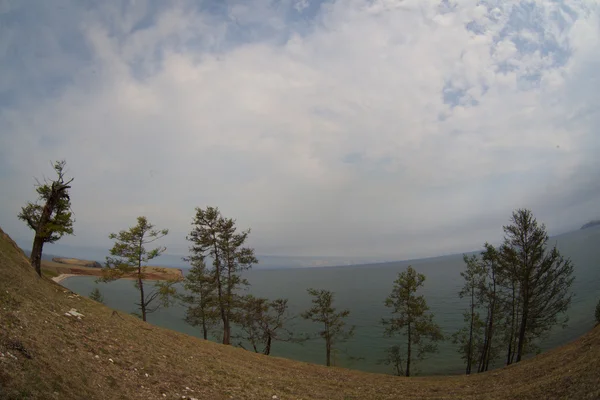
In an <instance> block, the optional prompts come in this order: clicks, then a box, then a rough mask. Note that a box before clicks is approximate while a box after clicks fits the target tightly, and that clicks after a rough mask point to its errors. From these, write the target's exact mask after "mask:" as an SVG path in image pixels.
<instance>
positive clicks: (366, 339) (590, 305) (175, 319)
mask: <svg viewBox="0 0 600 400" xmlns="http://www.w3.org/2000/svg"><path fill="white" fill-rule="evenodd" d="M554 241H556V242H557V243H558V247H559V249H560V251H561V252H562V253H563V254H564V255H565V256H568V257H570V258H571V260H572V261H573V263H574V265H575V275H576V279H575V283H574V284H573V291H574V293H575V297H574V298H573V302H572V305H571V308H570V310H569V312H568V315H569V318H570V321H569V325H568V327H567V328H566V329H554V330H553V331H552V332H551V333H550V334H549V335H548V337H547V338H545V339H544V340H543V341H542V342H541V343H540V344H541V347H542V349H543V350H548V349H551V348H553V347H556V346H559V345H561V344H565V343H568V342H570V341H572V340H574V339H576V338H577V337H579V336H580V335H582V334H583V333H585V332H587V331H589V330H590V329H591V328H592V327H593V326H594V308H595V305H596V304H597V302H598V300H599V299H600V265H599V263H598V260H600V228H590V229H586V230H582V231H576V232H572V233H569V234H565V235H561V236H557V237H554V238H552V244H553V243H554ZM409 264H411V265H413V267H414V268H415V269H416V270H417V271H418V272H420V273H423V274H425V275H426V276H427V280H426V282H425V287H424V289H423V290H422V294H424V295H425V296H426V299H427V302H428V304H429V306H430V308H431V310H432V311H433V313H434V314H435V320H436V322H437V323H438V324H439V325H440V326H441V327H442V329H443V331H444V333H445V334H446V335H447V336H450V335H451V334H452V333H453V332H455V331H456V330H457V329H459V328H460V327H461V326H462V312H463V308H464V302H463V301H462V300H460V299H459V297H458V295H457V292H458V291H459V289H460V287H461V286H462V281H461V277H460V271H462V270H463V268H464V263H463V261H462V256H461V255H455V256H446V257H440V258H435V259H428V260H416V261H410V262H397V263H387V264H379V265H363V266H351V267H330V268H304V269H281V270H255V271H249V272H248V273H247V274H246V277H247V278H248V280H249V281H250V283H251V287H250V288H249V290H248V292H249V293H252V294H254V295H256V296H262V297H268V298H277V297H285V298H288V299H289V304H290V310H291V312H292V313H299V312H301V311H303V310H305V309H306V308H308V307H309V306H310V298H309V297H308V295H307V293H306V288H308V287H314V288H317V289H319V288H323V289H328V290H332V291H334V292H335V294H336V300H335V302H336V305H337V307H338V308H340V309H341V308H348V309H350V311H351V314H350V317H349V319H348V322H349V323H350V324H353V325H356V333H355V336H354V337H353V338H352V339H351V340H349V341H348V342H346V343H344V344H342V345H341V346H340V350H341V352H340V354H339V355H338V356H337V358H336V365H339V366H344V367H348V368H354V369H360V370H364V371H370V372H385V373H388V372H390V369H389V367H388V366H385V365H381V364H378V360H379V359H381V358H382V357H383V356H384V350H385V349H386V348H387V347H388V346H389V345H390V344H393V343H395V342H396V341H399V340H401V339H400V338H398V339H396V340H394V339H390V338H384V337H383V329H382V327H381V324H380V321H381V318H382V317H387V316H389V314H388V313H389V310H388V309H387V308H386V307H384V305H383V301H384V299H385V298H386V296H387V295H388V294H389V292H390V291H391V289H392V284H393V281H394V279H395V278H396V276H397V274H398V272H400V271H403V270H404V269H405V268H406V266H407V265H409ZM63 285H64V286H66V287H67V288H69V289H71V290H72V291H74V292H76V293H79V294H82V295H88V294H89V293H90V292H91V290H92V289H93V288H94V287H96V286H97V287H98V288H100V290H101V291H102V294H103V295H104V298H105V303H106V304H107V305H108V306H109V307H112V308H115V309H119V310H122V311H125V312H132V311H134V310H135V305H134V302H136V301H137V300H138V299H137V291H136V290H135V288H134V287H133V284H132V282H131V281H128V280H121V281H115V282H112V283H109V284H96V283H95V282H94V278H93V277H75V278H69V279H67V280H65V281H64V282H63ZM184 312H185V310H184V309H183V307H181V306H179V305H177V306H174V307H171V308H169V309H161V310H159V311H157V312H156V313H154V314H150V315H149V318H148V320H149V322H151V323H153V324H156V325H159V326H163V327H166V328H170V329H174V330H177V331H180V332H183V333H187V334H190V335H195V336H199V335H200V331H199V329H197V328H194V327H192V326H189V325H187V324H186V323H185V322H184V321H183V316H184ZM317 329H318V327H317V326H316V325H313V324H311V323H309V322H307V321H303V320H301V319H299V318H298V319H297V320H296V321H295V322H294V324H293V330H294V331H295V332H298V333H302V332H306V333H313V332H316V331H317ZM439 349H440V352H439V353H437V354H434V355H431V356H430V357H429V358H428V359H427V360H425V361H423V362H421V363H419V364H418V365H417V368H418V369H419V370H420V373H421V374H423V375H434V374H454V373H462V372H463V370H464V368H463V364H462V361H461V359H460V357H459V355H458V353H457V352H456V348H455V346H454V345H453V344H452V343H451V342H450V341H446V342H443V343H441V344H440V346H439ZM272 354H273V355H275V356H281V357H287V358H292V359H296V360H301V361H307V362H312V363H319V364H323V363H324V354H325V349H324V344H323V342H322V341H321V340H318V339H315V340H312V341H309V342H306V343H305V344H304V345H297V344H289V343H281V342H276V343H275V344H274V347H273V351H272ZM348 356H352V357H353V358H352V359H351V358H349V357H348ZM356 358H358V359H356Z"/></svg>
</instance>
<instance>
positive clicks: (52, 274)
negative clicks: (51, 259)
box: [42, 268, 60, 278]
mask: <svg viewBox="0 0 600 400" xmlns="http://www.w3.org/2000/svg"><path fill="white" fill-rule="evenodd" d="M42 274H43V275H44V276H45V277H48V278H56V277H57V276H58V275H60V274H59V273H58V272H56V271H52V270H49V269H45V268H42Z"/></svg>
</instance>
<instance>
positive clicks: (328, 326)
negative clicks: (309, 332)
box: [301, 288, 355, 367]
mask: <svg viewBox="0 0 600 400" xmlns="http://www.w3.org/2000/svg"><path fill="white" fill-rule="evenodd" d="M306 291H307V292H308V294H309V295H311V296H312V297H313V299H312V304H313V306H312V307H311V308H309V309H308V310H306V311H305V312H303V313H302V314H301V316H302V318H304V319H307V320H310V321H313V322H316V323H318V324H322V326H323V330H322V331H319V333H318V335H319V336H320V337H321V338H323V339H324V340H325V364H326V365H327V366H328V367H329V366H330V365H331V353H332V351H333V350H334V346H335V344H336V343H340V342H344V341H346V340H348V339H349V338H351V337H352V336H353V335H354V328H355V327H354V326H351V327H350V328H349V329H346V322H345V321H344V319H345V318H347V317H348V315H350V310H342V311H340V312H337V310H336V309H335V307H333V300H334V293H333V292H331V291H329V290H324V289H321V290H317V289H312V288H310V289H307V290H306Z"/></svg>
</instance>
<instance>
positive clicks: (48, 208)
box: [18, 160, 74, 276]
mask: <svg viewBox="0 0 600 400" xmlns="http://www.w3.org/2000/svg"><path fill="white" fill-rule="evenodd" d="M65 167H66V161H64V160H63V161H56V162H55V163H54V165H53V168H54V171H55V172H56V175H57V177H56V179H54V180H51V181H45V182H44V183H43V184H42V183H40V182H38V184H37V187H36V189H35V190H36V192H37V193H38V195H39V199H38V202H37V203H27V205H26V206H25V207H23V208H21V212H20V213H19V215H18V218H19V219H20V220H22V221H25V223H26V224H27V226H29V228H30V229H32V230H33V231H34V232H35V236H34V239H33V246H32V249H31V257H30V259H31V265H32V266H33V268H34V269H35V272H37V274H38V275H39V276H42V269H41V263H42V251H43V248H44V244H45V243H55V242H56V241H58V240H59V239H60V238H62V237H63V236H64V235H72V234H73V222H74V219H73V213H72V211H71V198H70V197H69V189H70V188H71V186H70V184H71V182H73V178H71V179H69V180H65Z"/></svg>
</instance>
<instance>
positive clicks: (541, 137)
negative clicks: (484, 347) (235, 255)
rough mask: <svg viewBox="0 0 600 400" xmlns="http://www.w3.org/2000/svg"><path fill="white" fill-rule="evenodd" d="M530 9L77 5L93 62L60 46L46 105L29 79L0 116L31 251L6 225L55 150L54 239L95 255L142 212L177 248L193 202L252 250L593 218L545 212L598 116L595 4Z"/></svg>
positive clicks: (469, 4)
mask: <svg viewBox="0 0 600 400" xmlns="http://www.w3.org/2000/svg"><path fill="white" fill-rule="evenodd" d="M136 4H138V3H136ZM523 4H524V5H522V6H520V8H518V7H519V6H518V3H517V2H499V3H498V4H497V5H496V7H494V6H492V5H490V6H487V8H484V7H483V6H482V5H478V2H475V1H464V2H462V1H461V2H455V3H453V4H452V5H450V6H448V7H446V8H441V7H440V5H439V4H438V3H437V2H426V1H409V0H405V1H391V0H389V1H366V0H364V1H363V0H352V1H337V2H327V3H323V4H321V8H320V11H319V13H318V14H317V16H316V17H315V18H314V19H312V20H310V21H308V22H301V23H300V22H298V21H291V20H290V19H289V15H288V10H289V8H292V9H293V8H294V7H296V9H295V11H294V12H302V11H303V10H305V9H307V8H308V7H309V4H308V2H282V3H281V4H279V5H278V6H277V7H273V6H272V5H270V2H266V1H257V2H256V3H252V4H246V3H236V4H235V5H232V6H231V7H230V8H229V9H227V10H226V12H225V13H224V14H223V15H221V14H214V13H212V14H210V13H208V12H207V11H202V10H197V9H194V8H193V7H191V6H190V5H187V4H183V5H181V4H180V5H179V6H177V7H174V8H167V9H160V10H152V9H150V8H149V7H145V6H144V4H143V3H141V4H138V5H137V6H135V7H130V8H128V9H127V10H126V11H127V12H125V13H119V12H117V11H115V10H112V9H110V7H109V6H108V5H104V6H103V8H102V9H100V10H94V11H90V12H87V13H84V14H83V15H84V16H85V18H84V19H83V20H82V22H81V23H80V24H78V25H77V26H75V27H72V26H71V27H69V29H72V30H75V31H77V32H79V33H80V35H81V37H82V38H84V39H83V40H82V42H83V43H85V49H86V53H87V54H88V58H87V59H88V61H87V62H86V63H85V64H84V65H81V64H80V62H79V59H77V57H75V55H74V54H72V53H69V49H70V48H69V47H68V46H63V47H61V48H60V49H59V50H60V51H57V52H56V55H55V56H53V60H54V61H55V62H56V64H55V65H59V63H60V64H61V65H62V64H64V66H65V68H67V71H68V74H69V79H68V81H67V82H66V83H64V84H63V85H61V90H60V91H58V94H56V93H57V92H54V94H53V95H49V94H48V93H47V92H43V91H42V89H40V86H41V85H42V83H40V82H39V80H38V77H39V76H41V74H42V73H43V71H44V68H45V67H44V66H43V65H41V66H39V68H41V72H38V73H36V74H37V75H36V80H35V81H34V82H33V83H32V86H33V87H32V88H28V89H27V90H24V91H22V94H21V95H19V96H18V98H17V100H15V101H13V104H12V105H10V106H9V107H5V108H4V109H2V110H0V129H1V132H2V133H0V146H1V147H0V155H1V156H2V158H3V159H4V161H3V162H2V163H3V164H4V165H5V166H6V168H8V169H7V170H8V171H9V173H6V174H1V173H0V184H1V185H2V187H11V188H13V190H11V191H10V193H6V192H3V193H2V194H1V195H0V196H1V197H0V198H1V199H2V204H3V205H6V206H5V207H3V209H2V210H0V223H1V224H2V226H3V228H7V229H8V230H9V232H13V231H14V232H16V234H17V235H20V236H21V237H26V236H25V235H27V232H26V231H25V228H24V227H22V226H21V225H20V223H19V222H18V221H16V218H15V217H14V215H15V213H16V212H17V211H18V208H19V206H20V205H21V204H22V203H23V201H24V200H25V199H30V198H31V196H32V194H33V193H32V188H31V181H30V180H29V179H30V177H31V176H39V175H40V174H41V173H42V172H44V171H46V172H47V171H49V168H48V165H47V163H48V160H50V159H54V158H62V157H66V158H67V160H68V163H69V165H70V168H71V171H72V173H73V175H74V176H75V177H76V181H75V184H74V187H73V196H72V197H73V201H74V208H75V212H76V214H77V225H76V231H77V233H78V235H77V237H74V238H68V239H64V241H65V242H66V243H72V244H79V245H82V244H86V245H89V244H91V243H97V244H99V245H103V246H106V245H107V240H106V235H107V233H108V232H112V231H116V230H118V229H122V228H125V227H126V226H128V225H129V224H131V223H132V221H134V220H135V217H136V216H137V215H139V214H147V216H148V217H149V218H150V220H151V221H153V222H155V223H156V224H157V225H158V226H160V227H169V228H171V230H172V234H171V235H170V237H169V241H168V242H169V243H168V244H169V245H171V246H172V248H174V249H177V248H185V246H186V244H185V241H184V236H185V233H186V231H187V230H188V228H189V221H191V217H192V215H193V208H194V207H195V206H206V205H218V206H220V207H221V208H222V210H223V212H224V213H225V214H226V215H228V216H231V217H235V218H237V219H238V223H239V225H240V227H242V228H245V227H249V226H251V227H252V228H253V233H252V235H251V236H252V241H253V245H255V246H256V247H257V250H259V251H262V252H280V253H281V252H284V253H285V252H287V253H294V254H315V255H316V254H323V255H324V254H330V255H385V256H389V257H399V258H404V257H414V256H421V255H427V254H440V253H442V252H447V251H462V250H465V248H466V249H467V250H468V249H471V248H473V247H474V246H475V247H476V246H478V245H479V244H481V243H479V242H482V241H483V240H488V238H489V240H494V237H496V238H499V237H500V236H499V235H500V234H501V226H500V225H498V221H502V222H506V221H507V220H508V217H509V215H510V211H511V210H512V209H513V208H515V207H531V208H533V210H534V212H535V211H536V207H537V208H539V210H540V211H542V212H543V214H542V215H539V218H540V219H544V220H545V222H547V223H548V226H549V227H550V228H551V229H555V230H557V231H560V230H562V229H568V228H572V227H574V226H575V225H577V224H578V223H580V222H582V221H585V220H586V219H588V218H591V217H594V216H595V215H589V213H590V212H593V211H594V210H593V208H590V206H589V205H588V204H589V202H588V201H587V200H586V202H585V204H584V205H582V206H581V207H579V208H578V207H577V206H573V205H569V209H568V211H565V210H566V208H563V207H562V205H561V204H560V203H557V204H554V205H553V206H552V207H547V206H546V203H547V202H546V201H545V200H546V199H547V197H548V196H553V195H554V193H556V192H557V191H562V190H573V191H575V190H576V189H577V188H576V187H571V186H569V184H570V183H573V182H575V180H574V179H573V178H574V176H582V175H581V168H582V166H583V165H586V163H587V162H588V161H589V160H590V157H593V152H590V143H592V148H593V146H596V147H595V149H596V150H597V148H598V147H597V146H598V141H597V140H596V141H594V140H593V139H592V138H595V137H596V134H597V133H596V132H597V128H598V125H597V124H598V122H599V121H598V118H597V117H596V119H595V120H594V119H591V118H589V117H585V116H582V115H581V113H582V112H584V111H585V110H589V109H592V108H594V107H595V108H596V109H597V106H598V105H600V99H599V97H598V95H597V93H599V92H598V89H600V85H599V84H598V73H597V72H596V71H597V69H594V68H591V67H590V66H597V65H598V62H599V61H600V57H599V56H598V54H600V51H598V50H599V49H600V40H599V38H600V29H599V26H598V10H597V8H591V7H586V6H585V5H586V4H585V3H583V2H582V3H579V2H570V3H568V5H569V6H570V8H569V10H568V12H567V11H564V10H565V8H564V7H563V8H558V11H557V6H555V5H554V3H553V2H549V1H538V2H536V3H535V8H533V9H532V10H533V11H531V10H530V9H531V7H533V6H532V5H527V4H525V3H523ZM528 4H533V3H528ZM286 7H288V8H286ZM517 9H518V10H519V11H516V10H517ZM444 10H445V11H444ZM448 10H450V11H448ZM528 10H530V11H528ZM536 10H537V11H536ZM553 12H554V13H557V12H561V13H562V15H564V18H563V19H562V20H560V21H559V20H558V19H556V18H555V17H554V15H555V14H553ZM528 13H529V14H528ZM149 16H152V18H149ZM575 20H576V21H575ZM148 21H150V22H148ZM523 21H525V22H523ZM561 21H562V22H561ZM51 22H52V21H51ZM471 22H473V23H476V24H477V27H476V28H474V26H475V25H472V24H469V23H471ZM298 24H300V25H298ZM302 24H303V25H302ZM523 24H526V25H525V26H523ZM44 26H45V25H44ZM52 27H53V28H56V29H59V28H61V27H60V26H54V25H52ZM15 29H17V28H15ZM65 29H66V28H65ZM15 32H16V33H15ZM35 32H36V33H39V32H49V31H48V30H44V29H42V28H39V29H37V30H36V31H35ZM19 33H23V34H26V33H27V32H20V31H19V30H18V29H17V30H11V31H10V32H7V34H10V35H11V37H12V38H15V37H18V34H19ZM48 35H51V34H50V33H48ZM2 37H8V36H4V35H2ZM7 40H9V39H7ZM10 40H16V39H10ZM47 40H48V41H49V42H52V38H51V37H49V38H47ZM523 43H526V44H523ZM4 45H5V46H4V47H2V48H7V49H10V45H6V43H5V44H4ZM8 53H9V51H8V50H6V51H5V52H4V55H3V56H2V57H3V58H2V63H6V64H7V65H11V62H12V61H11V60H10V59H9V58H8V56H9V54H8ZM67 54H68V57H67ZM564 54H567V55H569V58H568V60H566V61H564V62H562V61H561V62H557V61H556V57H558V56H559V55H560V56H561V57H564V56H563V55H564ZM23 57H24V58H23V59H22V60H20V62H22V63H25V62H27V61H30V62H31V61H32V60H31V58H29V59H28V58H26V57H27V54H25V55H23ZM63 57H64V58H63ZM82 57H83V56H82ZM63 59H66V60H72V59H74V60H76V62H74V63H73V62H71V61H69V62H68V63H61V60H63ZM30 68H31V69H33V67H30ZM53 71H54V70H53ZM18 72H19V71H16V70H14V69H12V70H11V73H12V74H15V73H18ZM22 73H23V74H30V73H31V71H30V70H27V71H23V72H22ZM594 79H595V80H594ZM24 81H26V77H25V78H22V79H20V80H19V82H24ZM589 82H594V83H593V85H591V84H590V83H589ZM8 85H10V82H8V81H4V82H3V83H2V85H0V87H6V86H8ZM40 91H42V92H43V94H44V95H43V96H37V95H33V94H37V93H39V92H40ZM445 96H446V97H445ZM0 98H1V97H0ZM445 98H446V102H445V101H444V99H445ZM582 110H583V111H582ZM578 113H579V114H578ZM585 115H587V114H585ZM557 146H559V148H557ZM6 149H10V151H8V150H6ZM578 182H579V183H580V184H582V185H587V184H588V180H586V179H582V180H581V179H580V180H579V181H578ZM599 193H600V192H596V196H600V194H599ZM565 201H566V200H565ZM569 201H571V200H569ZM582 202H583V200H582ZM565 212H568V217H567V218H565V217H564V215H565V214H564V213H565ZM596 212H597V211H596ZM484 235H489V236H484ZM483 237H485V238H484V239H482V238H483Z"/></svg>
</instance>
